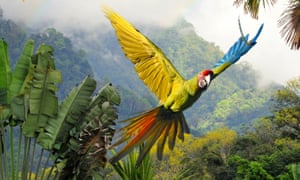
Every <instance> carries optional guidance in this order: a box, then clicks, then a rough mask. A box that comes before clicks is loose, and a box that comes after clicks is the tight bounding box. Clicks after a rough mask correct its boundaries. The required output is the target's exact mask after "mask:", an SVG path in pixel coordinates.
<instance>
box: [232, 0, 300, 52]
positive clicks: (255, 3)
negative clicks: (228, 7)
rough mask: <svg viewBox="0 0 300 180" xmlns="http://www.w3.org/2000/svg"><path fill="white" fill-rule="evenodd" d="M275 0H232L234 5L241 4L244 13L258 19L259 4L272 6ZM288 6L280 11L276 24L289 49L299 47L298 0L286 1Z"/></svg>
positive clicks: (299, 20)
mask: <svg viewBox="0 0 300 180" xmlns="http://www.w3.org/2000/svg"><path fill="white" fill-rule="evenodd" d="M276 2H277V0H263V1H260V0H234V5H236V6H237V7H240V6H243V8H244V12H245V13H250V15H251V16H252V17H253V18H255V19H258V13H259V9H260V6H261V4H262V5H263V7H264V8H266V6H267V5H268V6H273V5H274V4H275V3H276ZM288 3H289V4H288V7H287V8H286V9H285V10H284V11H283V12H282V14H281V17H280V18H279V20H278V25H279V26H280V27H281V36H282V37H283V38H284V39H285V41H286V43H287V44H288V45H290V47H291V49H297V50H298V49H299V48H300V26H299V24H300V13H299V12H300V1H299V0H290V1H288Z"/></svg>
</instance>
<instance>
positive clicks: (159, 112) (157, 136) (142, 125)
mask: <svg viewBox="0 0 300 180" xmlns="http://www.w3.org/2000/svg"><path fill="white" fill-rule="evenodd" d="M124 122H127V123H129V124H128V125H126V126H125V127H123V128H121V129H120V130H119V140H118V141H117V142H116V143H114V144H113V145H112V147H114V146H117V145H119V144H122V143H123V142H125V141H128V140H129V142H128V144H127V145H125V146H124V147H123V148H122V149H121V150H120V152H119V153H118V154H117V155H115V156H114V157H113V158H112V159H110V162H111V163H115V162H117V161H119V160H120V159H121V158H123V157H124V156H126V155H127V154H128V153H129V152H130V151H132V150H133V148H134V147H137V146H139V145H141V144H143V143H145V144H144V146H143V148H142V149H141V151H140V154H139V157H138V160H137V162H136V165H137V166H139V165H140V164H141V162H142V161H143V159H144V157H145V155H146V154H147V153H148V152H149V151H150V149H151V147H152V146H153V145H154V144H155V143H156V142H157V157H158V159H159V160H161V159H162V157H163V151H164V146H165V143H166V141H167V139H168V146H169V149H171V150H173V148H174V145H175V141H176V136H177V137H178V138H179V139H180V140H182V141H183V140H184V133H189V128H188V125H187V123H186V121H185V118H184V115H183V113H182V112H172V111H171V110H167V109H165V108H164V107H163V106H159V107H156V108H154V109H152V110H150V111H148V112H146V113H143V114H141V115H139V116H136V117H133V118H131V119H127V120H125V121H124Z"/></svg>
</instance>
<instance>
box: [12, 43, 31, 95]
mask: <svg viewBox="0 0 300 180" xmlns="http://www.w3.org/2000/svg"><path fill="white" fill-rule="evenodd" d="M33 49H34V41H33V40H28V41H27V42H26V44H25V46H24V48H23V52H22V54H21V56H20V58H19V60H18V61H17V64H16V67H15V70H14V72H13V77H12V82H11V85H10V87H9V91H10V95H11V96H12V97H13V96H16V95H19V94H23V93H24V89H25V87H24V86H27V87H28V85H26V84H29V82H30V80H31V78H29V77H27V75H28V73H29V70H30V68H29V67H30V65H31V56H32V54H33ZM26 77H27V78H26Z"/></svg>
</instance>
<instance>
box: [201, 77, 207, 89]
mask: <svg viewBox="0 0 300 180" xmlns="http://www.w3.org/2000/svg"><path fill="white" fill-rule="evenodd" d="M206 86H207V82H206V80H205V79H202V80H201V81H200V82H199V87H200V88H205V87H206Z"/></svg>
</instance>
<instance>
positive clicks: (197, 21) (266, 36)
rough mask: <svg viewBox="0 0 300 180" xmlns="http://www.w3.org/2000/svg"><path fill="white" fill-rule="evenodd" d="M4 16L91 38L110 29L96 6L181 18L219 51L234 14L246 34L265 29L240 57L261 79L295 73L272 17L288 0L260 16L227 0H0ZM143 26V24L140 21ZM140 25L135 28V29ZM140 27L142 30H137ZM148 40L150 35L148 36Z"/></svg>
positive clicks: (226, 43)
mask: <svg viewBox="0 0 300 180" xmlns="http://www.w3.org/2000/svg"><path fill="white" fill-rule="evenodd" d="M0 2H1V3H0V6H1V7H2V9H3V10H4V17H5V18H8V19H12V20H14V21H17V22H22V23H24V24H25V25H26V26H27V27H30V28H33V29H44V28H47V27H54V28H56V29H57V30H58V31H61V32H63V33H64V34H66V35H68V34H70V33H71V32H73V31H76V30H80V31H81V30H83V31H86V32H87V33H90V35H89V36H90V37H91V38H92V37H93V34H92V33H94V32H103V31H106V30H108V29H111V26H110V25H109V22H108V20H107V19H105V17H104V14H103V12H102V10H101V8H102V6H103V5H107V6H109V7H110V8H112V9H113V10H115V11H117V12H118V13H119V14H121V15H122V16H124V17H125V18H126V19H127V20H129V21H130V22H132V23H133V24H135V26H136V27H143V26H146V25H147V26H162V27H168V26H172V25H173V24H174V23H175V22H176V20H177V19H178V18H182V17H184V18H185V19H186V20H187V21H188V22H190V23H192V24H193V26H194V27H195V30H196V32H197V34H198V35H199V36H201V37H202V38H204V39H205V40H207V41H209V42H213V43H215V44H216V45H217V46H219V47H220V48H221V49H222V50H223V51H224V52H226V51H227V50H228V48H229V47H230V46H231V45H232V44H233V43H234V42H235V41H236V40H237V38H238V37H240V32H239V28H238V21H237V20H238V17H240V19H241V24H242V28H243V31H244V33H245V34H247V33H250V38H251V37H253V36H254V35H255V33H256V31H257V29H258V28H259V26H260V24H261V23H264V29H263V32H262V34H261V36H260V37H259V39H258V40H257V42H258V43H257V45H256V46H255V47H254V48H253V50H251V51H250V52H249V53H248V54H247V55H246V56H244V57H243V59H242V61H247V62H249V63H250V64H251V65H252V67H253V68H254V69H255V70H257V71H259V73H260V77H261V80H260V83H261V84H265V83H269V82H276V83H280V84H284V83H286V81H288V80H289V79H291V78H294V77H297V76H300V71H299V70H300V68H299V67H300V52H298V51H293V50H290V48H289V47H288V46H287V45H286V44H285V42H284V40H283V39H282V38H281V37H280V33H279V31H280V29H279V28H278V26H277V20H278V19H279V17H280V14H281V13H282V12H283V9H284V8H285V7H286V3H287V1H285V2H284V1H279V2H278V3H277V4H276V5H275V6H274V7H271V8H266V9H262V10H261V11H260V14H259V20H254V19H252V18H251V17H249V15H245V14H244V13H243V11H242V8H239V9H237V8H236V7H234V6H232V2H233V1H232V0H228V1H217V0H211V1H196V0H182V1H173V0H165V1H159V0H146V1H139V0H122V1H119V0H87V1H74V0H64V1H61V0H26V1H25V2H23V1H22V0H13V1H12V0H0ZM142 25H143V26H142ZM139 29H140V28H139ZM140 30H141V31H142V32H143V29H140ZM149 38H150V39H151V37H149Z"/></svg>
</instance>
